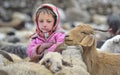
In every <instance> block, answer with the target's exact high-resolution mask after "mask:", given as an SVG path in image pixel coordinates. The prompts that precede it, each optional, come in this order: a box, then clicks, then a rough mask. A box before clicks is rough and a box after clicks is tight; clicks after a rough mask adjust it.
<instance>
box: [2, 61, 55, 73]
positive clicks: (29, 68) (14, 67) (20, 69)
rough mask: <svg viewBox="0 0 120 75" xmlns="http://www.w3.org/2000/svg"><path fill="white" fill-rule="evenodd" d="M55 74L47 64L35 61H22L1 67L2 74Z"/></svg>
mask: <svg viewBox="0 0 120 75" xmlns="http://www.w3.org/2000/svg"><path fill="white" fill-rule="evenodd" d="M2 73H5V75H6V74H7V75H53V73H52V72H51V71H50V70H48V69H47V68H46V67H45V66H43V65H40V64H39V63H33V62H20V63H14V64H10V65H7V66H2V67H0V75H1V74H2Z"/></svg>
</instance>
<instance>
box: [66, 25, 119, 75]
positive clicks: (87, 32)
mask: <svg viewBox="0 0 120 75" xmlns="http://www.w3.org/2000/svg"><path fill="white" fill-rule="evenodd" d="M65 44H67V45H80V46H82V48H83V53H82V58H83V61H84V62H85V64H86V66H87V69H88V72H89V73H90V74H91V75H120V55H119V54H112V53H104V52H99V51H97V50H96V38H95V35H94V30H93V28H92V27H91V26H90V25H88V24H83V25H79V26H77V27H75V28H73V29H72V30H71V31H69V33H67V35H66V37H65Z"/></svg>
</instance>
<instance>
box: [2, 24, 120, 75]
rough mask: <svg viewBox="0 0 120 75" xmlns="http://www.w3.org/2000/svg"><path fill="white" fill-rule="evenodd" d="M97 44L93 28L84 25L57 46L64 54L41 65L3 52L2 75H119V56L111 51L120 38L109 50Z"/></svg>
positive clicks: (48, 56) (119, 38) (53, 55)
mask: <svg viewBox="0 0 120 75" xmlns="http://www.w3.org/2000/svg"><path fill="white" fill-rule="evenodd" d="M96 41H97V40H96V37H95V32H94V29H93V28H92V27H91V26H90V25H88V24H81V25H78V26H76V27H75V28H73V29H71V30H70V31H69V32H68V33H67V34H66V36H65V39H64V43H63V44H61V45H59V46H58V48H63V47H64V48H65V49H64V50H63V53H62V54H60V53H57V52H49V53H47V54H46V55H45V56H44V57H43V58H42V59H41V60H40V61H39V62H38V63H34V62H29V58H28V57H27V58H25V59H22V58H20V57H19V56H17V55H15V54H11V53H8V52H5V51H3V50H0V75H120V54H119V53H112V52H110V51H109V48H110V49H111V48H112V46H110V45H113V44H114V43H115V44H116V43H120V36H119V35H117V36H116V37H115V38H113V39H111V40H109V41H108V42H109V43H108V44H109V45H108V44H107V45H106V46H105V47H106V49H107V50H104V49H105V48H104V47H103V48H101V49H99V50H97V48H96ZM69 47H71V48H69ZM58 48H57V49H58ZM118 49H120V48H118Z"/></svg>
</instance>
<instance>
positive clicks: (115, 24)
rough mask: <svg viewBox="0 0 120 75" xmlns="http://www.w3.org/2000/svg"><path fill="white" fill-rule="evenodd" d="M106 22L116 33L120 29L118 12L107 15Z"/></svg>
mask: <svg viewBox="0 0 120 75" xmlns="http://www.w3.org/2000/svg"><path fill="white" fill-rule="evenodd" d="M107 23H108V25H109V28H112V32H113V33H116V32H117V31H118V30H119V29H120V14H112V15H110V16H108V19H107Z"/></svg>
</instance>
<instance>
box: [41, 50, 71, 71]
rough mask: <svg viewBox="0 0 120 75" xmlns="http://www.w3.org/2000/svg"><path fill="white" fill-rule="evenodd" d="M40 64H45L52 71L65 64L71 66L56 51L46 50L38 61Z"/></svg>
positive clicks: (58, 69) (59, 68)
mask: <svg viewBox="0 0 120 75" xmlns="http://www.w3.org/2000/svg"><path fill="white" fill-rule="evenodd" d="M39 63H40V64H41V65H45V66H46V68H48V69H49V70H51V71H52V72H53V73H56V72H58V71H60V70H61V69H62V67H63V65H65V66H72V65H71V64H69V63H68V62H66V61H64V60H63V57H62V55H61V54H60V53H58V52H48V53H47V54H45V55H44V57H43V58H42V59H41V60H40V61H39Z"/></svg>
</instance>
